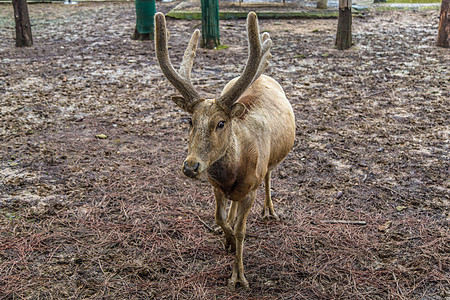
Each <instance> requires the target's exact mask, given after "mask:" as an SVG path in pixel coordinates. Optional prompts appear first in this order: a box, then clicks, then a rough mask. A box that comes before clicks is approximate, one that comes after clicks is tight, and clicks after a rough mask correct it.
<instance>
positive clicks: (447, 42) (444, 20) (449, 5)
mask: <svg viewBox="0 0 450 300" xmlns="http://www.w3.org/2000/svg"><path fill="white" fill-rule="evenodd" d="M436 44H437V45H438V46H440V47H445V48H449V47H450V0H442V2H441V14H440V19H439V29H438V38H437V43H436Z"/></svg>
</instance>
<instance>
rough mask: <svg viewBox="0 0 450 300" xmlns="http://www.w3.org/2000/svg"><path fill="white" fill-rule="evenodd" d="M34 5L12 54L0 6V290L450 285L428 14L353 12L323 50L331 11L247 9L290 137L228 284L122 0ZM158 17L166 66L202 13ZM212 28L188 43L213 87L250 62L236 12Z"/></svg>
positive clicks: (403, 291) (408, 290)
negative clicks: (239, 274)
mask: <svg viewBox="0 0 450 300" xmlns="http://www.w3.org/2000/svg"><path fill="white" fill-rule="evenodd" d="M174 5H175V3H169V4H162V3H158V10H161V11H165V12H167V11H168V10H169V9H170V8H171V7H173V6H174ZM30 15H31V18H32V24H33V34H34V46H33V47H31V48H24V49H17V48H15V47H14V39H13V37H14V23H13V19H12V16H13V13H12V7H11V6H10V5H1V6H0V27H1V30H0V111H1V116H0V121H1V127H0V142H1V147H0V179H1V181H0V193H1V195H0V298H1V299H63V298H71V299H75V298H77V299H103V298H105V299H149V298H158V299H173V298H176V299H213V298H217V299H449V298H450V288H449V286H450V277H449V276H450V251H449V249H450V245H449V244H450V238H449V236H450V230H449V220H450V217H449V192H450V182H449V171H450V170H449V132H450V131H449V123H448V122H449V111H450V109H449V103H448V99H449V97H450V95H449V90H450V85H449V80H450V76H449V72H450V66H449V61H450V53H449V50H448V49H442V48H437V47H435V39H436V37H437V25H438V11H437V10H428V11H411V10H410V11H385V12H375V11H373V12H367V13H366V14H365V17H364V18H355V19H354V20H353V22H354V25H353V38H354V41H355V46H354V47H353V48H352V49H351V50H348V51H337V50H335V49H333V45H334V37H335V30H336V25H337V20H334V19H327V20H261V21H260V24H261V28H262V29H263V30H267V31H270V34H271V36H272V39H273V41H274V45H273V48H272V53H273V59H272V65H271V67H270V68H269V69H268V70H267V71H266V74H268V75H270V76H273V77H274V78H275V79H276V80H278V81H279V82H280V84H281V85H282V86H283V88H284V89H285V91H286V94H287V97H288V99H289V100H290V101H291V103H292V106H293V108H294V110H295V114H296V118H297V138H296V142H295V146H294V149H293V150H292V152H291V154H290V155H289V156H288V157H287V158H286V160H285V161H284V162H283V163H282V164H281V165H280V167H279V168H278V169H277V170H276V171H274V173H273V190H274V199H275V208H276V210H277V212H278V213H279V215H280V216H281V221H279V222H276V221H273V222H264V221H263V220H261V218H260V216H259V212H260V210H261V202H262V200H263V193H262V191H261V192H260V193H259V195H258V201H257V203H256V204H255V206H254V208H253V210H252V213H251V214H250V216H249V219H248V231H247V233H248V234H247V237H246V243H245V250H244V264H245V268H246V275H247V279H248V280H249V283H250V289H249V290H242V289H239V288H238V289H237V291H236V292H231V291H229V290H228V289H227V288H226V283H227V280H228V278H229V276H230V273H231V265H232V262H233V255H232V254H231V253H228V252H226V251H224V250H223V238H222V237H221V236H220V235H215V234H214V233H213V232H211V231H210V229H209V228H210V227H212V226H213V224H214V200H213V197H212V193H211V189H210V187H209V186H208V184H207V183H206V182H201V181H195V182H193V181H191V180H189V179H187V178H185V177H183V176H182V174H180V166H181V163H182V161H183V159H184V156H185V154H186V152H187V143H186V142H187V128H188V124H187V122H186V118H187V117H188V115H187V114H186V113H184V112H181V111H180V110H179V109H177V107H176V106H175V105H174V104H173V103H172V102H171V101H170V97H171V96H172V95H174V94H176V92H175V90H174V89H173V88H172V87H171V86H170V85H169V83H168V82H167V81H166V79H165V78H163V77H162V75H161V73H160V71H159V68H158V66H157V64H156V61H155V57H154V46H153V43H152V42H138V41H132V40H130V35H131V34H132V32H133V29H134V22H135V16H134V4H133V3H97V4H92V3H91V4H79V5H62V4H33V5H30ZM168 26H169V28H170V31H171V38H170V44H171V45H172V46H171V49H170V51H171V55H172V58H173V61H174V63H175V65H177V64H178V63H179V61H180V58H181V55H182V53H183V51H184V48H183V47H184V45H185V44H186V41H187V39H188V38H189V33H190V32H192V31H193V30H194V28H196V27H197V26H199V22H198V21H186V20H169V21H168ZM220 26H221V41H222V43H223V44H226V45H228V46H229V48H227V49H224V50H203V49H199V51H198V54H197V58H196V63H195V65H194V70H193V78H194V84H195V86H197V87H198V89H199V90H200V91H201V92H202V93H205V94H210V95H217V94H218V93H219V92H220V90H221V88H222V87H223V86H224V85H225V83H226V82H227V81H228V80H230V79H231V78H233V77H235V76H238V75H239V73H240V72H241V71H242V69H243V64H244V63H245V60H246V50H247V46H246V41H245V34H244V21H243V20H231V21H222V22H221V25H220ZM103 135H104V136H103ZM329 220H345V221H363V222H365V223H366V225H357V224H332V223H331V224H330V223H326V222H327V221H329ZM324 221H325V222H324Z"/></svg>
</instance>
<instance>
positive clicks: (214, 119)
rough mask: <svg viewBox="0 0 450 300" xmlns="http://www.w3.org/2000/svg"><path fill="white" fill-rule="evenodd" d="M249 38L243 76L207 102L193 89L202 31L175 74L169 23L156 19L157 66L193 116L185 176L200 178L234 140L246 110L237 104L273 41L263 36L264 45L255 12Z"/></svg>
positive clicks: (260, 68)
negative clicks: (235, 128)
mask: <svg viewBox="0 0 450 300" xmlns="http://www.w3.org/2000/svg"><path fill="white" fill-rule="evenodd" d="M247 35H248V40H249V55H248V60H247V65H246V66H245V69H244V71H243V73H242V75H241V76H240V77H239V78H238V79H237V80H236V81H235V82H234V84H233V85H232V86H231V87H230V88H228V89H227V90H226V91H224V92H223V93H222V94H221V95H220V96H219V97H218V98H215V99H205V98H202V97H201V96H200V94H199V93H198V92H197V91H196V90H195V89H194V87H193V85H192V82H191V69H192V65H193V63H194V57H195V52H196V49H197V44H198V40H199V37H200V31H199V30H196V31H195V32H194V33H193V34H192V37H191V39H190V41H189V44H188V46H187V49H186V51H185V53H184V57H183V61H182V63H181V67H180V69H179V71H176V70H175V69H174V67H173V66H172V64H171V62H170V58H169V53H168V47H167V29H166V19H165V17H164V14H162V13H157V14H156V15H155V44H156V47H155V48H156V56H157V59H158V63H159V65H160V67H161V70H162V72H163V74H164V75H165V76H166V78H167V79H168V80H169V81H170V83H172V85H173V86H174V87H175V88H176V89H177V90H178V91H179V92H180V94H181V95H182V97H178V96H177V97H173V98H172V100H173V101H174V102H175V104H177V105H178V106H179V107H180V108H181V109H183V110H185V111H187V112H189V113H190V114H191V115H192V118H191V120H190V132H189V150H188V156H187V158H186V160H185V161H184V162H183V166H182V171H183V173H184V174H185V175H186V176H189V177H191V178H195V177H197V176H198V175H199V174H201V173H202V172H203V171H204V170H206V169H207V168H208V167H209V166H210V165H212V164H213V163H214V162H216V161H217V160H218V159H220V158H221V157H222V156H223V155H225V153H226V151H227V149H228V147H229V145H230V142H231V139H232V138H233V133H232V132H233V131H232V125H233V120H234V119H235V118H238V117H241V116H242V115H243V114H244V113H245V111H246V108H245V106H244V105H243V104H242V103H240V102H237V101H238V100H239V98H240V97H241V95H242V94H243V93H244V92H245V91H246V90H247V88H248V87H249V86H250V85H251V84H252V83H253V82H254V81H255V80H256V79H258V77H259V76H260V75H261V74H262V72H263V71H264V69H265V68H266V67H267V66H268V64H269V62H268V60H269V59H270V57H271V54H270V52H269V50H270V46H271V45H272V41H271V40H270V37H269V34H268V33H264V34H263V36H262V42H261V39H260V36H259V28H258V18H257V16H256V14H255V13H254V12H250V13H249V14H248V16H247Z"/></svg>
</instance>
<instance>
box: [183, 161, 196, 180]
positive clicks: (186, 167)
mask: <svg viewBox="0 0 450 300" xmlns="http://www.w3.org/2000/svg"><path fill="white" fill-rule="evenodd" d="M182 170H183V173H184V175H186V176H187V177H190V178H195V177H196V176H197V175H198V174H199V173H200V163H199V162H197V161H191V160H185V161H184V164H183V168H182Z"/></svg>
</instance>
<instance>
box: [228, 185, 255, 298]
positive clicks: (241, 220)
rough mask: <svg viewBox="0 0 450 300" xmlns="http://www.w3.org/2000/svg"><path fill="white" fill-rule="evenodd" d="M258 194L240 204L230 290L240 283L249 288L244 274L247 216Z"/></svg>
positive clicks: (251, 193)
mask: <svg viewBox="0 0 450 300" xmlns="http://www.w3.org/2000/svg"><path fill="white" fill-rule="evenodd" d="M255 195H256V192H255V191H252V192H250V194H249V195H248V196H247V197H246V198H245V199H244V200H242V201H241V202H239V204H238V208H237V219H236V224H235V226H234V235H235V237H236V259H235V261H234V264H233V273H232V275H231V278H230V280H229V281H228V288H230V289H232V290H234V289H235V288H236V284H237V283H238V282H239V283H240V284H241V285H242V286H243V287H244V288H248V287H249V285H248V281H247V279H246V278H245V274H244V262H243V252H244V237H245V231H246V222H247V216H248V214H249V212H250V208H251V207H252V204H253V202H254V200H255Z"/></svg>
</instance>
